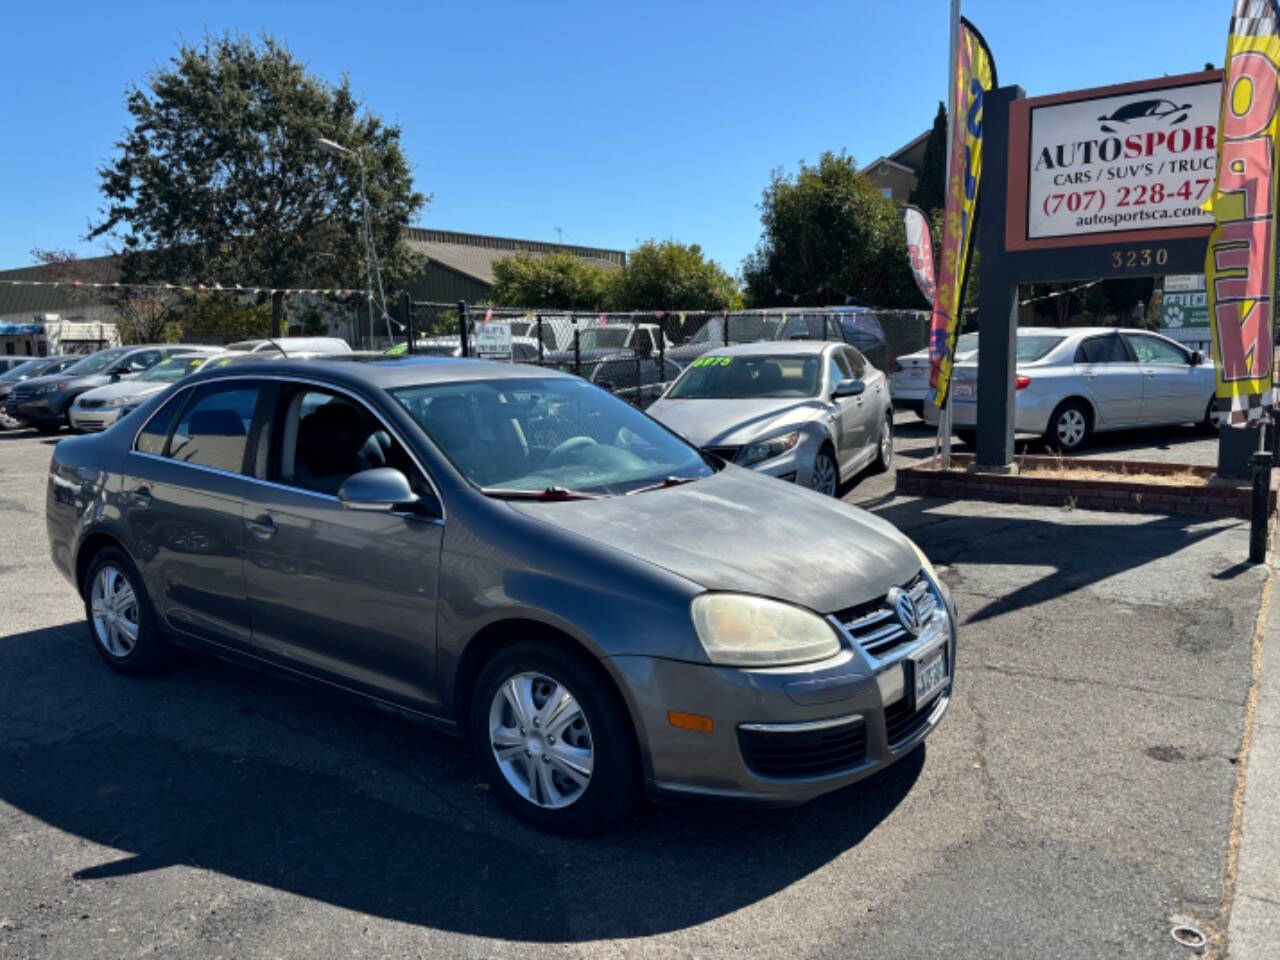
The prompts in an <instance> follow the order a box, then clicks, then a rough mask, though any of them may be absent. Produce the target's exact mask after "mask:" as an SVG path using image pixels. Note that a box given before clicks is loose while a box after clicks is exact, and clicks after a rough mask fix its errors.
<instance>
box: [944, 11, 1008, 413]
mask: <svg viewBox="0 0 1280 960" xmlns="http://www.w3.org/2000/svg"><path fill="white" fill-rule="evenodd" d="M952 69H953V70H955V72H956V86H955V97H956V102H955V103H953V104H951V116H952V118H953V123H952V124H951V128H952V129H951V164H950V168H949V169H948V170H947V210H946V219H945V220H944V222H943V227H942V251H941V252H942V259H941V262H940V263H939V265H938V266H939V269H938V289H937V295H936V296H935V297H934V299H933V319H932V322H931V323H930V325H929V385H930V386H932V387H935V388H936V390H937V393H936V395H935V397H934V402H935V403H937V405H938V406H939V407H942V406H944V405H945V404H946V402H947V392H948V390H949V389H950V386H951V362H952V356H953V355H954V353H955V348H956V336H957V335H958V334H959V332H960V312H961V306H962V305H963V303H964V285H965V280H966V279H967V277H968V274H969V264H970V261H971V257H970V251H971V250H972V247H973V232H974V225H975V223H974V221H975V217H976V213H977V207H978V184H979V183H980V182H981V180H982V100H983V97H984V95H985V94H986V93H987V91H988V90H992V89H994V88H995V85H996V63H995V60H994V59H993V58H992V56H991V51H990V50H988V49H987V42H986V41H985V40H983V39H982V34H980V33H979V32H978V31H977V28H975V27H974V25H973V24H972V23H970V22H969V21H968V20H966V19H964V18H963V17H961V18H960V42H959V46H958V47H957V49H956V62H955V63H954V64H952Z"/></svg>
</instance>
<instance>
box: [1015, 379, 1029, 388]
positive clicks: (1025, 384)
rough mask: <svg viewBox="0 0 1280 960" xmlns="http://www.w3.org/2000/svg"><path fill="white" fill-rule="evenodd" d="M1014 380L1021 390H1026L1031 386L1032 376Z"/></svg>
mask: <svg viewBox="0 0 1280 960" xmlns="http://www.w3.org/2000/svg"><path fill="white" fill-rule="evenodd" d="M1013 382H1014V383H1015V384H1017V387H1018V389H1019V390H1025V389H1027V387H1029V386H1031V378H1030V377H1017V378H1015V379H1014V381H1013Z"/></svg>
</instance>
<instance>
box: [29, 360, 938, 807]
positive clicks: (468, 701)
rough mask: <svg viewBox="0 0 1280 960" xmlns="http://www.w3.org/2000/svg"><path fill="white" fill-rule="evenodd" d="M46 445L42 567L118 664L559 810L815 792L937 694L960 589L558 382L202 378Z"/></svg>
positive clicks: (462, 374)
mask: <svg viewBox="0 0 1280 960" xmlns="http://www.w3.org/2000/svg"><path fill="white" fill-rule="evenodd" d="M52 456H53V460H52V463H51V466H50V473H49V496H48V499H47V504H48V506H47V510H48V522H47V529H48V532H49V538H50V548H51V554H52V557H53V560H54V563H55V565H56V566H57V567H58V569H59V570H60V571H61V572H62V573H63V575H65V576H66V577H67V579H68V580H69V581H70V582H71V583H72V584H73V585H74V586H75V588H76V589H77V590H78V591H79V592H80V593H81V595H82V597H83V600H84V608H85V615H86V619H87V627H88V632H89V636H90V638H91V640H92V642H93V644H94V646H95V647H96V649H97V650H98V652H99V653H100V654H101V655H102V657H103V658H104V659H105V660H106V662H107V663H108V664H109V665H110V666H111V667H113V668H115V669H116V670H118V671H120V672H122V673H129V674H133V673H142V672H145V671H146V670H148V669H151V668H153V667H154V666H155V665H156V664H157V663H158V662H159V660H160V659H161V657H162V655H163V650H164V645H165V643H167V642H169V641H173V642H177V643H180V644H186V645H192V646H201V647H205V648H207V649H209V650H211V651H213V652H214V653H217V654H219V655H222V656H225V657H228V658H231V659H237V660H241V661H243V662H245V663H247V664H250V665H253V666H257V667H265V668H268V669H276V670H279V671H281V672H284V673H285V674H287V675H289V676H294V677H299V676H300V677H309V678H312V679H314V680H317V681H319V682H320V683H321V684H322V685H324V686H326V687H328V688H331V689H332V688H338V689H341V690H344V691H347V692H349V693H353V694H355V695H357V696H361V697H365V698H368V699H370V700H372V701H373V702H375V703H377V704H378V705H380V706H383V707H391V708H394V709H397V710H400V711H402V712H404V713H406V714H409V715H412V716H416V717H419V718H422V719H424V720H427V721H429V722H431V723H433V724H434V725H436V726H439V727H441V728H444V729H446V730H450V731H453V732H455V733H458V734H461V735H463V736H467V737H469V738H470V740H471V741H472V743H473V746H474V748H475V755H476V760H477V762H478V764H479V765H480V767H481V768H482V770H483V771H484V773H485V775H486V776H487V777H488V779H489V781H490V783H491V784H492V787H493V792H494V794H495V795H496V796H497V797H498V798H500V800H501V801H502V802H503V803H505V804H507V805H508V806H509V807H510V808H511V809H512V810H513V811H515V812H516V813H517V814H518V815H520V816H522V817H524V818H526V819H528V820H529V821H531V822H532V823H534V824H536V825H538V826H540V827H543V828H547V829H552V830H559V831H566V832H578V831H586V830H591V829H594V828H598V827H600V826H602V825H604V824H607V823H609V822H611V821H614V820H616V819H618V818H620V817H622V816H624V815H625V813H626V811H627V810H628V808H629V807H630V805H631V803H632V800H633V798H634V797H635V795H636V793H637V792H638V790H639V789H640V788H641V787H643V789H645V790H646V791H647V792H648V793H649V794H650V795H653V796H659V797H670V798H681V797H690V796H699V795H701V796H708V797H718V798H734V799H739V800H753V801H757V802H760V803H766V804H788V803H797V802H802V801H804V800H807V799H809V798H812V797H815V796H817V795H819V794H822V793H826V792H828V791H830V790H834V789H837V788H839V787H843V786H845V785H847V784H851V783H854V782H855V781H858V780H861V779H863V778H865V777H868V776H871V775H873V774H874V773H876V772H877V771H878V770H880V769H882V768H884V767H885V766H887V765H888V764H891V763H893V762H894V761H895V760H897V759H899V758H901V757H902V756H904V755H905V754H907V753H909V752H910V751H911V750H912V749H913V748H914V747H916V746H917V745H918V744H919V742H920V741H921V740H922V739H923V738H924V737H925V736H926V735H927V734H928V733H929V732H930V731H931V730H932V729H934V728H935V727H936V725H937V724H938V722H939V721H940V720H941V718H942V716H943V715H944V713H945V711H946V710H947V707H948V704H949V703H950V701H951V689H952V678H953V669H954V663H955V659H954V655H955V612H954V607H953V605H952V603H951V600H950V596H949V594H948V592H947V590H946V588H945V587H944V586H943V585H942V584H941V583H940V582H939V580H938V578H937V576H936V574H935V572H934V570H933V568H932V567H931V566H930V565H929V562H928V560H926V559H925V557H924V554H922V553H921V552H920V550H919V549H918V548H917V547H916V546H915V545H914V544H912V542H911V541H910V540H909V539H907V538H906V537H905V536H903V535H902V534H901V533H899V532H898V531H897V530H896V529H895V528H894V527H893V526H892V525H890V524H889V523H887V522H886V521H884V520H881V519H879V518H876V517H873V516H871V515H870V514H868V513H865V512H863V511H861V510H858V509H856V508H854V507H851V506H849V505H847V504H844V503H841V502H839V501H835V500H832V499H830V498H826V497H819V496H816V495H815V494H814V493H813V492H812V491H809V490H805V489H802V488H799V487H796V486H789V485H785V484H778V483H774V482H772V481H770V480H767V479H766V478H764V477H761V476H759V475H757V474H755V473H753V472H752V471H749V470H743V469H741V468H739V467H736V466H734V465H732V464H725V463H723V462H720V461H717V460H715V459H713V458H708V457H706V456H705V455H704V454H703V453H702V452H701V451H699V450H698V449H697V448H696V447H693V446H690V445H689V444H687V443H686V442H685V441H684V440H682V439H680V438H679V437H677V436H676V435H675V434H673V433H671V432H670V431H668V430H667V429H665V428H664V427H662V426H661V425H660V424H658V423H657V422H656V421H654V420H653V419H651V418H650V417H648V416H645V415H644V414H642V413H640V412H639V411H637V410H636V409H635V408H634V407H631V406H630V405H628V404H626V403H623V402H622V401H619V400H618V399H617V398H615V397H612V396H610V395H608V394H607V393H605V392H604V391H602V390H598V389H596V388H594V387H592V386H590V385H589V384H587V383H585V382H584V381H582V380H581V379H577V378H574V377H568V376H564V375H562V374H559V373H556V372H555V371H550V370H547V369H545V368H541V367H534V366H528V365H522V364H495V363H486V362H483V361H476V360H447V359H439V358H423V357H416V358H415V357H408V358H393V359H388V358H373V359H368V360H364V359H361V360H339V359H331V358H315V359H310V360H305V361H300V360H282V361H278V362H265V363H260V364H254V365H252V366H247V367H244V368H236V367H226V368H218V369H213V370H206V371H202V372H200V373H197V374H195V375H194V376H192V377H191V378H189V379H188V380H185V381H183V382H182V383H179V384H177V385H175V387H174V388H173V390H172V391H169V392H167V393H165V394H161V395H157V396H155V397H152V398H151V399H149V400H147V401H146V402H145V403H144V404H143V405H142V406H141V407H140V408H139V409H138V410H137V411H135V412H134V413H133V414H131V415H130V416H129V417H127V418H126V419H125V420H123V421H121V422H120V423H119V424H117V426H116V427H115V428H113V429H111V430H108V431H105V432H103V433H100V434H90V435H86V436H79V437H72V438H70V439H67V440H64V441H63V442H62V443H60V444H58V445H57V446H56V447H55V448H54V450H53V453H52ZM358 826H359V825H358V824H356V825H353V828H358Z"/></svg>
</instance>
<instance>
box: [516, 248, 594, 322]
mask: <svg viewBox="0 0 1280 960" xmlns="http://www.w3.org/2000/svg"><path fill="white" fill-rule="evenodd" d="M606 272H607V271H606V270H605V268H604V267H599V266H596V265H595V264H592V263H587V262H586V261H585V260H580V259H578V258H577V257H575V256H574V255H573V254H571V253H544V254H540V255H538V256H534V255H533V254H531V253H524V252H522V253H517V254H516V255H515V256H514V257H504V258H503V259H501V260H495V261H494V264H493V275H494V278H495V281H496V282H495V283H494V286H493V302H494V303H495V304H497V305H498V306H503V307H537V308H542V309H547V310H601V309H603V308H604V306H605V285H606V282H607V277H606Z"/></svg>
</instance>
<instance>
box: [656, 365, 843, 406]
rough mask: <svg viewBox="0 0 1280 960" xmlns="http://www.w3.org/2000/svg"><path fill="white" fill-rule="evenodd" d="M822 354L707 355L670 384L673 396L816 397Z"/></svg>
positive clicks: (712, 397) (701, 398) (711, 398)
mask: <svg viewBox="0 0 1280 960" xmlns="http://www.w3.org/2000/svg"><path fill="white" fill-rule="evenodd" d="M821 379H822V358H821V357H819V356H817V355H814V356H798V355H796V354H781V355H779V356H754V355H753V356H747V357H724V356H712V355H704V356H701V357H699V358H698V359H697V360H695V361H693V363H691V364H690V365H689V369H688V370H686V371H685V372H684V374H683V375H682V376H681V377H680V379H679V380H677V381H676V382H675V384H674V385H673V386H672V387H671V391H670V392H669V393H668V394H667V399H671V400H731V399H732V400H738V399H752V398H763V397H816V396H817V395H818V389H819V387H820V385H821Z"/></svg>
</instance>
